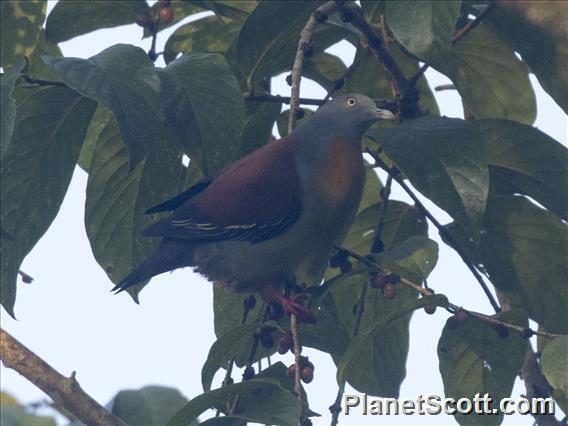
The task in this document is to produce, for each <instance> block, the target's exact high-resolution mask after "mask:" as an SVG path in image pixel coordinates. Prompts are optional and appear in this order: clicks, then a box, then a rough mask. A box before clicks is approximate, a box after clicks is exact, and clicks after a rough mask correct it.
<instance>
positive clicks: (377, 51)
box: [337, 1, 408, 93]
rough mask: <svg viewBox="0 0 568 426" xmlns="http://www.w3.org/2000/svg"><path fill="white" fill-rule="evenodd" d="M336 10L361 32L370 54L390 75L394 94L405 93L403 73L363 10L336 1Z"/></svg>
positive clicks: (405, 85)
mask: <svg viewBox="0 0 568 426" xmlns="http://www.w3.org/2000/svg"><path fill="white" fill-rule="evenodd" d="M337 9H338V10H339V12H341V13H342V15H343V16H344V17H348V18H349V19H350V24H351V25H353V26H355V27H356V28H357V29H359V31H361V33H362V34H363V36H364V37H365V39H366V40H367V42H368V44H369V49H370V50H371V53H372V54H373V56H375V57H376V58H377V59H378V60H379V61H380V62H381V64H383V66H384V67H385V69H386V71H387V73H388V74H389V75H390V77H391V80H392V81H393V82H394V84H395V90H396V92H397V93H398V92H400V91H405V90H406V88H407V87H408V80H407V79H406V77H405V75H404V72H403V71H402V69H401V68H400V67H399V66H398V64H397V63H396V61H395V60H394V59H393V57H392V56H391V55H390V54H389V52H388V51H387V49H386V48H385V46H384V44H383V42H382V40H381V39H380V38H379V36H378V35H377V34H376V33H375V30H374V29H373V27H371V25H370V24H369V22H367V20H366V19H365V15H364V13H363V9H361V7H360V6H357V5H354V4H350V5H349V6H347V4H345V3H343V2H340V1H337Z"/></svg>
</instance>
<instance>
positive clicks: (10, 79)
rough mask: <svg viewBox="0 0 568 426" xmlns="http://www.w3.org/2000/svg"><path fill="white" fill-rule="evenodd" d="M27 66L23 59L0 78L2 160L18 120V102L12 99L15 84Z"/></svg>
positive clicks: (0, 155)
mask: <svg viewBox="0 0 568 426" xmlns="http://www.w3.org/2000/svg"><path fill="white" fill-rule="evenodd" d="M25 66H26V61H25V60H24V59H23V58H22V59H21V60H20V63H19V64H16V65H14V66H13V67H10V68H9V69H6V70H5V72H4V73H3V74H2V77H0V102H1V103H0V108H1V110H2V118H1V120H2V121H1V129H0V131H1V138H0V158H2V157H3V156H4V152H5V151H6V149H7V148H8V144H9V143H10V139H11V138H12V133H13V131H14V121H15V119H16V101H15V100H14V99H13V98H12V91H13V90H14V84H15V83H16V80H17V79H18V77H19V76H20V73H21V72H22V70H23V69H24V67H25Z"/></svg>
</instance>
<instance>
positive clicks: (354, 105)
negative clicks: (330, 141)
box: [306, 93, 394, 139]
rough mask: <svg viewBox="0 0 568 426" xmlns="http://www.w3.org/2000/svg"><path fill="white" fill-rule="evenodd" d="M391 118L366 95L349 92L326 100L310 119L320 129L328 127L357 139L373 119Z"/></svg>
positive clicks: (389, 114) (389, 113)
mask: <svg viewBox="0 0 568 426" xmlns="http://www.w3.org/2000/svg"><path fill="white" fill-rule="evenodd" d="M392 119H394V115H393V113H392V112H390V111H388V110H385V109H380V108H378V107H377V105H376V104H375V102H374V101H373V100H372V99H371V98H369V97H368V96H365V95H361V94H358V93H356V94H352V93H350V94H347V95H342V96H338V97H336V98H334V99H333V100H331V101H329V102H327V103H326V104H325V105H323V106H322V107H320V108H319V109H318V110H317V111H316V113H315V114H314V115H313V116H312V117H311V118H310V121H313V123H312V124H313V125H316V126H317V127H319V128H321V129H322V130H323V129H324V128H328V129H331V130H333V132H334V133H336V134H341V135H343V136H346V137H350V138H357V139H359V138H360V137H361V136H362V135H363V133H365V132H366V131H367V129H368V128H369V126H371V124H373V123H374V122H375V121H377V120H392ZM306 124H307V123H306Z"/></svg>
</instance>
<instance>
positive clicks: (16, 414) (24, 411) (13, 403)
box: [0, 391, 57, 426]
mask: <svg viewBox="0 0 568 426" xmlns="http://www.w3.org/2000/svg"><path fill="white" fill-rule="evenodd" d="M30 411H33V410H30V408H28V407H26V406H24V405H22V404H21V403H20V402H19V401H18V400H16V398H14V397H13V396H12V395H10V394H8V393H6V392H4V391H0V424H2V425H9V426H29V425H34V426H55V425H56V424H57V423H56V422H55V419H54V418H53V417H49V416H38V415H36V414H34V413H33V412H30Z"/></svg>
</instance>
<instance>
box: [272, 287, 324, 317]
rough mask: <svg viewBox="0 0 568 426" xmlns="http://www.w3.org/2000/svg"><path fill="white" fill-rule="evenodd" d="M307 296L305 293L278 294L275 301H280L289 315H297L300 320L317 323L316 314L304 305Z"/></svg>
mask: <svg viewBox="0 0 568 426" xmlns="http://www.w3.org/2000/svg"><path fill="white" fill-rule="evenodd" d="M305 298H306V296H305V295H303V294H295V295H294V296H292V297H284V296H276V298H275V302H277V303H279V304H280V305H281V306H282V309H284V312H286V313H287V314H288V315H292V314H294V315H296V317H297V318H298V320H299V321H300V322H303V323H306V324H315V323H316V322H317V320H316V317H315V316H314V314H312V312H311V311H310V310H309V309H307V308H305V307H304V306H303V305H302V302H303V301H304V299H305Z"/></svg>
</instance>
